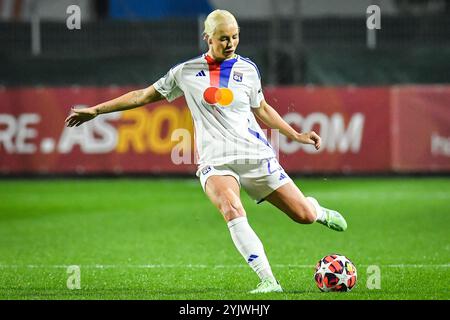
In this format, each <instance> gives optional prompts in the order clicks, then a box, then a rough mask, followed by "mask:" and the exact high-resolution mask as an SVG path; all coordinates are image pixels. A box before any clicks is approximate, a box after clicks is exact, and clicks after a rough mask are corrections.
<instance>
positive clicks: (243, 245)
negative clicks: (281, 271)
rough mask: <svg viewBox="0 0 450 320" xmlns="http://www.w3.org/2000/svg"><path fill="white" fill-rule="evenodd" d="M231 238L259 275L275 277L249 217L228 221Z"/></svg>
mask: <svg viewBox="0 0 450 320" xmlns="http://www.w3.org/2000/svg"><path fill="white" fill-rule="evenodd" d="M228 229H229V230H230V234H231V238H232V239H233V242H234V245H235V246H236V248H237V249H238V251H239V252H240V253H241V255H242V256H243V257H244V259H245V261H247V263H248V264H249V265H250V267H251V268H252V269H253V271H255V272H256V274H257V275H258V277H259V278H260V279H261V280H263V279H265V278H271V279H275V277H274V276H273V273H272V270H271V268H270V265H269V261H268V260H267V257H266V254H265V252H264V247H263V244H262V242H261V240H259V238H258V236H257V235H256V233H255V232H254V231H253V229H252V227H250V225H249V224H248V221H247V217H239V218H236V219H233V220H231V221H229V222H228Z"/></svg>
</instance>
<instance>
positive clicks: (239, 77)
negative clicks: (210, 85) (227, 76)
mask: <svg viewBox="0 0 450 320" xmlns="http://www.w3.org/2000/svg"><path fill="white" fill-rule="evenodd" d="M242 77H243V74H242V73H241V72H237V71H234V73H233V80H234V81H236V82H242Z"/></svg>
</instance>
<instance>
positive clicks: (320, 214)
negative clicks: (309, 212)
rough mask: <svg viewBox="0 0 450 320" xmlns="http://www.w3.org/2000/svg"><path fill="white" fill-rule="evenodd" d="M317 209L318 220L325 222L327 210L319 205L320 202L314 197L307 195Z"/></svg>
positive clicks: (307, 198)
mask: <svg viewBox="0 0 450 320" xmlns="http://www.w3.org/2000/svg"><path fill="white" fill-rule="evenodd" d="M306 200H308V201H309V202H310V203H311V204H312V205H313V206H314V209H315V210H316V221H321V222H325V212H324V211H323V210H322V207H321V206H320V205H319V202H318V201H317V200H316V199H315V198H313V197H306Z"/></svg>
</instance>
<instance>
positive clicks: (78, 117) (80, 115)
mask: <svg viewBox="0 0 450 320" xmlns="http://www.w3.org/2000/svg"><path fill="white" fill-rule="evenodd" d="M163 98H164V97H163V96H162V95H161V94H160V93H159V92H158V91H156V89H155V88H154V87H153V85H151V86H149V87H147V88H145V89H141V90H135V91H131V92H128V93H126V94H124V95H122V96H120V97H118V98H116V99H113V100H109V101H106V102H103V103H100V104H98V105H96V106H93V107H90V108H82V109H74V108H72V109H71V114H70V115H69V116H68V117H67V118H66V120H65V122H66V125H67V126H68V127H74V126H75V127H78V126H79V125H81V124H83V123H84V122H86V121H89V120H92V119H94V118H95V117H96V116H98V115H99V114H102V113H110V112H115V111H122V110H128V109H133V108H137V107H140V106H143V105H146V104H148V103H152V102H155V101H158V100H161V99H163Z"/></svg>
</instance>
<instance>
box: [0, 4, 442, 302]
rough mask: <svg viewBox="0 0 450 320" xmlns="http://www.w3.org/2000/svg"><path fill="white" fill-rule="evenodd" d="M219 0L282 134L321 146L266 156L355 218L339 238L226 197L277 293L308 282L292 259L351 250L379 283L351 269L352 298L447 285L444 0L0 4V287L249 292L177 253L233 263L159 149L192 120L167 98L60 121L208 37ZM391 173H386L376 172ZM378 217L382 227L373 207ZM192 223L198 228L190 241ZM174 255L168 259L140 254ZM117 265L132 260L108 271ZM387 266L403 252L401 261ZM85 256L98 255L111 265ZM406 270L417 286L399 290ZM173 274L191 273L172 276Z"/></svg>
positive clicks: (215, 220) (181, 173) (203, 206)
mask: <svg viewBox="0 0 450 320" xmlns="http://www.w3.org/2000/svg"><path fill="white" fill-rule="evenodd" d="M71 5H76V6H78V7H79V8H80V13H81V29H73V30H70V29H69V28H68V26H67V20H68V19H70V17H71V16H72V14H73V13H74V11H67V10H68V8H69V7H70V6H71ZM369 5H378V6H379V7H380V9H381V29H379V30H368V29H367V28H366V19H367V17H368V16H369V15H370V14H368V13H367V12H366V10H367V8H368V6H369ZM216 8H221V9H227V10H229V11H231V12H232V13H233V14H234V15H235V16H236V18H237V19H238V22H239V24H240V28H241V35H240V45H239V48H238V51H237V52H238V53H239V54H240V55H242V56H246V57H249V58H251V59H252V60H253V61H254V62H255V63H256V64H257V65H258V66H259V69H260V72H261V75H262V82H263V87H264V92H265V97H266V99H267V100H268V101H269V103H271V104H272V105H273V106H274V107H275V108H276V109H277V110H278V111H279V113H280V114H281V115H282V116H283V117H284V118H285V119H286V121H288V122H290V123H291V124H292V125H293V126H294V127H296V128H297V129H298V130H302V131H307V130H316V131H317V132H318V133H319V134H320V135H321V136H322V138H323V142H324V143H323V145H324V147H323V148H322V149H321V150H319V151H314V150H312V149H310V148H307V147H304V146H300V145H298V144H294V143H292V142H291V141H288V140H286V139H283V137H280V140H279V150H280V154H279V157H280V160H281V163H282V165H283V166H284V167H285V169H286V170H287V172H288V173H290V174H291V175H292V176H296V177H297V178H299V180H296V182H297V183H298V184H299V185H300V187H301V189H302V190H304V191H306V192H308V193H313V194H314V193H315V194H318V195H319V200H320V197H321V198H322V199H324V200H325V204H326V205H328V206H330V207H336V208H341V209H342V210H344V211H345V212H346V214H347V217H348V219H349V223H350V225H352V224H353V225H354V226H355V228H354V229H353V230H350V229H349V232H348V233H347V234H345V235H335V234H332V235H331V234H328V233H327V234H326V235H325V234H324V231H323V230H321V229H320V227H317V228H316V227H308V228H310V229H308V230H306V229H307V228H303V229H305V230H306V231H303V229H302V236H301V237H300V239H295V240H294V241H293V239H292V238H289V235H293V234H295V233H296V232H297V233H298V230H299V229H298V228H299V226H297V225H293V224H292V223H291V222H289V221H287V219H286V218H285V217H281V216H280V215H278V214H275V213H274V212H270V211H274V210H273V209H271V208H270V207H268V205H267V204H266V205H263V206H259V207H258V206H256V205H255V204H253V203H251V201H250V200H249V199H248V198H247V197H246V196H245V195H243V199H244V203H245V205H246V207H247V208H248V209H247V210H248V211H249V212H254V213H255V216H254V218H253V219H254V225H255V229H256V230H257V232H260V235H261V237H262V238H263V242H264V243H265V245H266V248H267V250H268V251H269V258H271V257H272V258H273V260H274V261H275V262H272V263H274V264H275V265H278V267H275V269H276V271H277V272H279V274H281V278H282V279H283V277H284V279H283V280H284V283H285V284H286V288H287V292H288V293H287V295H285V296H283V298H286V299H290V298H292V299H302V298H305V297H306V298H308V297H309V298H314V299H316V298H318V297H317V296H316V289H315V288H313V283H312V281H311V278H310V273H311V272H310V271H309V269H308V271H307V272H306V271H305V270H304V269H302V267H301V266H302V265H310V264H311V265H312V264H313V263H315V262H316V260H318V259H319V258H320V257H321V256H323V255H325V254H328V253H330V251H334V250H342V251H341V252H343V254H346V255H348V256H350V257H351V258H353V260H355V263H356V264H357V266H358V265H362V266H367V265H370V264H379V265H380V266H387V267H386V268H384V269H383V267H382V270H387V271H384V272H386V273H385V274H386V275H387V276H386V277H385V278H384V279H386V281H387V283H388V284H390V285H391V286H390V287H389V285H388V287H389V288H390V289H392V290H391V291H389V290H387V291H384V293H383V294H385V295H383V294H378V295H376V294H373V293H370V291H367V289H364V284H362V285H361V286H360V288H361V289H360V290H361V291H359V292H360V295H358V288H357V289H356V290H355V291H356V295H354V296H346V297H352V298H363V299H370V298H380V299H383V298H398V299H402V298H408V297H410V298H411V297H412V298H419V299H420V298H428V299H448V298H449V292H448V288H446V285H445V284H446V283H448V280H449V277H448V275H446V274H448V272H447V273H446V272H442V271H447V270H448V267H449V262H450V249H449V240H450V239H449V236H448V234H449V233H448V225H449V222H450V221H449V217H448V213H449V212H450V204H449V198H450V180H449V179H448V173H449V172H450V81H449V80H450V19H449V16H450V3H449V1H446V0H422V1H418V0H383V1H377V0H371V1H362V0H339V1H327V0H283V1H275V0H245V1H242V0H198V1H181V0H180V1H176V0H165V1H158V0H149V1H138V0H128V1H125V0H109V1H106V0H105V1H100V0H97V1H94V0H92V1H89V0H59V1H51V0H0V176H1V177H2V178H3V179H1V180H0V188H1V195H0V200H1V201H0V219H1V221H2V223H1V224H0V230H1V232H0V241H1V243H2V245H1V247H0V250H1V254H0V257H1V258H0V268H1V269H2V273H1V274H0V279H1V281H0V286H1V287H2V289H3V290H2V291H0V295H1V297H2V298H89V297H94V298H95V297H97V298H98V297H100V298H104V297H107V298H117V297H118V298H130V297H131V298H152V299H158V298H163V299H165V298H193V299H195V298H207V299H208V298H212V299H216V298H230V297H231V298H238V299H239V298H243V297H244V298H250V297H249V296H248V295H245V294H243V293H242V294H241V293H240V292H241V291H242V292H245V290H247V289H251V286H252V284H253V282H252V281H255V279H254V278H253V275H252V274H251V271H249V270H247V269H244V268H243V269H242V272H243V273H245V272H248V273H245V276H244V279H248V281H247V284H246V283H245V281H236V282H232V283H231V284H228V282H227V281H228V280H227V279H230V278H233V275H234V273H233V270H235V269H233V267H230V268H231V271H229V270H227V268H222V269H221V268H220V267H218V268H216V269H214V268H213V269H212V270H211V271H208V272H210V273H208V275H207V276H206V278H201V277H200V276H198V275H196V273H195V272H194V273H193V272H192V269H189V268H188V271H186V270H183V269H182V268H181V267H182V266H184V265H191V267H192V266H194V267H193V268H194V270H195V266H196V265H197V267H198V268H199V269H201V270H202V272H200V273H203V275H204V276H205V274H206V271H204V268H203V267H202V266H203V265H206V266H208V265H211V266H217V265H219V266H220V265H222V266H223V265H227V263H228V264H229V265H230V266H234V265H239V264H243V262H242V261H241V260H240V257H239V256H238V254H237V253H236V252H234V248H233V247H232V244H231V241H230V240H229V239H228V238H229V235H228V234H227V230H226V228H225V227H224V226H223V222H222V221H221V218H220V217H219V215H218V214H215V213H214V210H215V209H214V208H213V207H212V205H210V204H209V202H208V200H207V199H206V197H204V196H203V194H202V191H201V187H200V184H199V183H198V182H197V181H194V180H193V178H195V177H194V174H195V169H196V166H195V163H194V161H193V160H194V158H193V156H192V152H193V150H189V149H184V150H189V152H188V153H187V154H186V153H185V154H184V156H183V157H182V159H181V160H180V161H179V162H178V163H176V162H174V161H173V160H172V159H173V157H172V155H173V154H172V153H173V152H174V151H173V150H175V149H176V147H180V146H182V147H183V148H184V147H185V146H189V143H187V142H188V141H183V140H182V139H181V140H180V137H179V136H176V135H173V133H174V131H175V130H176V129H177V128H184V129H186V130H188V131H189V132H190V133H192V132H193V131H192V121H191V118H190V115H189V112H188V110H187V107H186V104H185V101H184V99H183V98H180V99H178V100H176V101H175V102H173V103H170V104H169V103H167V102H165V101H161V102H160V103H157V104H154V105H151V106H148V107H144V108H140V109H135V110H130V111H126V112H122V113H118V114H109V115H104V116H102V117H99V118H96V119H95V120H94V121H93V122H92V123H88V124H87V125H83V126H81V127H79V128H65V127H64V122H63V121H64V119H65V117H66V116H67V115H68V113H69V110H70V107H71V106H77V105H78V106H80V105H94V104H97V103H99V102H102V101H105V100H107V99H111V98H114V97H117V96H118V95H120V94H122V93H125V92H127V91H130V90H134V89H136V88H141V87H145V86H148V85H150V84H152V83H154V82H155V81H156V80H158V79H159V77H161V76H162V75H164V74H165V73H166V72H167V71H168V70H169V69H170V68H171V67H172V66H174V65H175V64H177V63H179V62H181V61H185V60H187V59H189V58H191V57H194V56H198V55H199V54H200V53H202V52H205V51H206V46H205V43H204V42H203V41H202V37H201V33H202V30H203V24H202V23H203V20H204V18H205V17H206V15H207V14H208V13H209V12H210V11H212V10H213V9H216ZM272 138H273V139H274V140H272V141H273V142H275V138H276V137H275V136H273V137H272ZM174 148H175V149H174ZM398 174H401V175H402V177H403V178H399V177H396V178H395V179H394V178H392V176H397V175H398ZM404 174H408V176H407V177H404ZM410 174H412V175H410ZM417 174H419V175H420V179H418V176H419V175H417ZM306 175H308V176H310V177H309V178H308V179H304V178H302V177H304V176H306ZM361 175H362V176H363V177H361ZM69 176H70V177H94V178H98V179H99V178H100V177H105V176H108V177H111V176H112V177H119V178H124V179H107V180H103V179H99V180H98V181H94V180H91V179H86V180H84V179H80V180H79V179H67V178H68V177H69ZM167 176H175V177H183V178H186V177H189V178H191V179H172V180H166V179H163V178H164V177H167ZM343 176H345V177H346V178H345V179H342V178H341V177H343ZM354 176H358V178H355V177H354ZM367 176H370V177H367ZM379 176H383V178H382V179H381V178H377V177H379ZM386 176H387V177H386ZM431 176H432V177H431ZM30 177H33V178H34V177H40V178H46V177H52V178H56V179H51V180H47V179H38V180H35V179H28V178H30ZM129 177H146V178H148V179H146V180H144V181H136V180H128V179H127V178H129ZM197 200H198V201H197ZM193 201H194V202H193ZM258 211H259V212H260V213H259V214H258V213H257V212H258ZM266 211H267V213H266ZM261 212H264V214H262V213H261ZM431 212H432V213H431ZM363 213H364V215H363ZM428 214H429V215H433V218H431V219H430V218H429V217H428V216H427V215H428ZM362 215H363V216H362ZM188 217H189V218H188ZM387 217H389V220H390V221H392V222H393V224H390V223H386V222H384V223H383V222H381V221H380V219H387ZM190 218H192V219H190ZM154 219H158V221H159V224H160V225H161V226H163V228H159V227H158V226H157V225H155V224H154V223H153V222H152V221H154ZM430 220H432V221H430ZM199 221H200V222H202V221H206V225H209V226H212V225H213V226H214V227H213V229H215V230H216V231H214V232H212V231H211V230H210V228H208V229H207V227H206V226H198V222H199ZM436 221H439V222H440V223H438V224H436ZM180 222H182V224H183V226H185V228H184V227H181V226H180V225H178V224H179V223H180ZM216 224H217V226H216ZM367 224H370V225H371V226H372V227H373V229H372V230H366V228H367ZM417 224H419V225H420V226H421V227H422V228H420V229H417V228H418V225H417ZM267 225H271V226H272V227H271V228H272V229H271V230H270V232H269V230H267V227H266V226H267ZM189 230H190V231H189ZM193 230H196V231H198V233H196V234H193V233H192V231H193ZM114 231H116V232H114ZM172 232H176V234H177V237H175V236H174V237H173V238H172V237H171V236H172V235H173V233H172ZM216 232H217V233H216ZM352 232H353V233H352ZM280 234H283V236H282V237H281V238H280V237H279V235H280ZM411 234H414V237H413V236H411ZM317 237H326V239H323V243H322V241H321V244H319V245H318V244H317V242H313V241H312V240H311V239H317ZM304 238H308V239H310V240H305V239H304ZM80 239H81V240H80ZM163 239H164V240H163ZM178 239H185V240H184V242H183V241H181V243H183V245H181V246H180V244H179V243H180V240H178ZM208 239H209V240H211V239H214V241H211V242H210V243H208V244H205V243H204V242H205V241H206V242H208V241H209V240H208ZM216 240H217V241H216ZM299 242H300V244H299ZM149 243H151V245H149ZM223 243H226V244H227V245H223ZM286 243H289V245H288V246H286V245H285V244H286ZM292 243H294V244H292ZM295 243H296V244H297V246H296V245H295ZM380 243H383V245H380ZM147 246H149V247H147ZM380 246H381V247H380ZM312 247H314V250H313V249H312ZM275 248H278V249H275ZM280 248H282V249H280ZM277 250H278V251H277ZM170 252H172V253H176V254H177V255H178V257H179V259H178V260H177V262H173V261H172V260H170V259H169V257H168V255H170ZM198 252H201V254H197V253H198ZM213 253H214V254H213ZM294 254H295V256H294ZM297 254H298V255H297ZM174 263H175V264H177V263H178V264H177V266H178V267H180V268H179V269H177V266H175V267H167V268H168V269H164V267H161V269H158V267H157V266H164V265H173V264H174ZM296 263H297V265H298V266H299V269H295V264H296ZM71 264H75V265H82V266H83V265H85V266H87V270H88V271H86V273H85V274H87V276H86V277H85V278H83V279H84V280H82V289H83V290H85V291H83V290H82V293H79V292H77V293H76V294H74V293H70V292H68V291H67V288H66V283H65V279H66V277H67V274H66V273H65V269H64V267H65V266H67V265H71ZM290 264H292V265H294V267H293V268H294V269H290V268H288V267H286V266H288V265H290ZM120 265H122V266H123V265H128V266H135V269H132V268H131V267H129V268H128V269H127V268H123V269H121V268H120V267H118V268H115V267H114V266H120ZM145 265H147V266H148V268H145ZM402 265H405V266H410V267H409V269H408V267H406V268H407V269H406V271H405V270H404V271H399V270H398V268H401V267H398V266H402ZM89 266H90V269H89ZM96 266H98V267H96ZM102 266H106V267H105V268H106V269H108V267H107V266H112V267H111V268H110V269H109V270H112V271H111V272H112V273H109V275H108V274H107V273H106V271H104V270H105V269H102V268H103V267H102ZM139 266H142V268H144V269H145V270H146V273H145V275H142V273H140V271H139V270H140V269H139ZM243 266H244V267H245V265H243ZM283 266H284V267H283ZM389 266H390V267H389ZM395 266H397V267H395ZM421 266H424V269H421V270H422V276H427V277H428V276H429V278H433V280H432V284H430V286H431V287H430V288H428V287H426V288H423V287H422V286H421V285H420V283H414V284H412V287H411V286H409V287H408V286H405V282H406V281H409V280H410V279H412V280H414V278H415V277H416V273H415V272H416V270H417V268H420V267H421ZM61 268H63V270H61ZM136 268H137V269H136ZM389 268H391V269H389ZM396 268H397V269H396ZM82 270H83V269H82ZM130 270H132V271H130ZM136 270H137V271H136ZM174 270H175V271H174ZM180 270H183V271H180ZM208 270H209V269H208ZM214 270H215V271H214ZM218 270H220V271H218ZM223 270H226V271H223ZM244 270H245V271H244ZM103 271H104V272H105V273H102V272H103ZM82 272H83V271H82ZM152 272H153V273H152ZM227 272H229V273H228V276H225V275H227ZM436 272H437V273H438V274H439V277H438V279H436ZM218 273H220V274H222V275H223V274H225V275H223V277H222V276H219V277H218V278H217V274H218ZM111 274H112V275H111ZM168 274H170V276H169V275H168ZM124 275H125V276H124ZM361 276H362V277H363V278H362V279H363V280H361V281H365V280H364V273H361ZM155 277H156V278H155ZM186 277H188V278H189V279H191V280H192V279H193V280H192V281H191V282H189V284H186V283H185V282H183V280H182V279H186ZM124 278H127V279H128V280H124ZM155 279H157V280H155ZM250 279H252V280H250ZM412 280H411V281H412ZM83 281H84V282H83ZM152 281H153V282H152ZM86 283H88V284H87V285H86ZM107 283H108V284H107ZM148 283H151V286H150V287H148ZM248 283H250V287H249V285H248ZM305 283H306V284H305ZM305 286H306V289H305ZM298 287H302V288H303V289H302V290H305V291H298V290H297V288H298ZM124 288H128V289H127V290H128V291H127V290H125V289H124ZM148 288H151V290H150V289H149V290H150V293H149V292H148V291H146V289H148ZM205 288H206V289H205ZM208 288H209V289H208ZM211 288H213V289H211ZM405 288H407V289H405ZM108 290H109V291H108ZM124 290H125V291H124ZM208 290H209V291H208ZM289 290H291V291H289ZM296 290H297V291H296ZM402 290H406V293H405V295H403V291H402ZM205 292H206V293H205ZM305 293H306V294H307V295H304V294H305ZM270 297H272V298H275V299H276V298H277V296H270ZM324 297H328V298H329V296H324V295H321V296H320V297H319V298H324ZM332 298H336V297H335V296H332Z"/></svg>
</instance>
